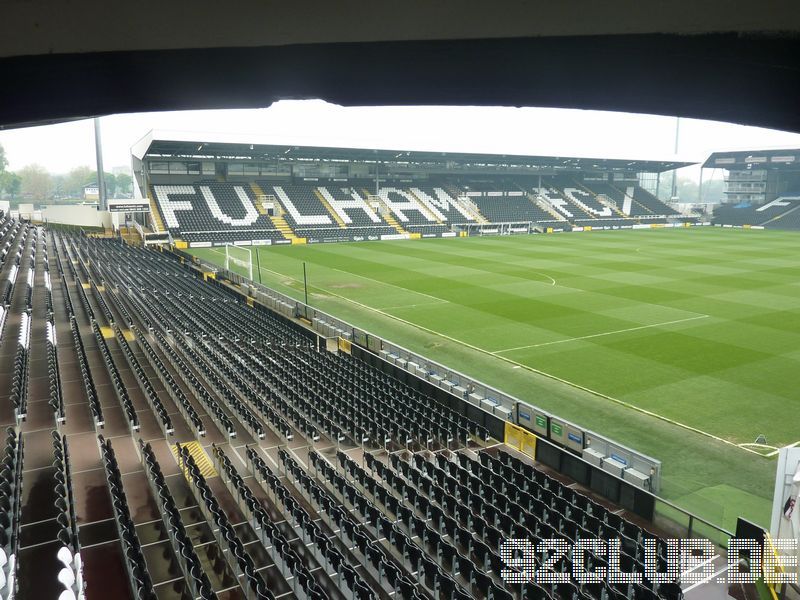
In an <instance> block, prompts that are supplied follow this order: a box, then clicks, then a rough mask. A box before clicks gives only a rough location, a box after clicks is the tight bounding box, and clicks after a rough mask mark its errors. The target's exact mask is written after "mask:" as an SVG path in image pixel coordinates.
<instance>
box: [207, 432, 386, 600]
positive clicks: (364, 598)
mask: <svg viewBox="0 0 800 600" xmlns="http://www.w3.org/2000/svg"><path fill="white" fill-rule="evenodd" d="M214 452H215V456H216V457H217V459H218V462H219V463H220V464H221V465H222V468H223V472H224V473H225V475H226V476H227V477H228V478H229V479H230V480H231V481H233V482H234V485H235V487H236V489H237V493H238V494H239V497H240V498H243V497H244V498H246V503H247V505H248V507H251V512H252V511H253V509H254V508H255V510H256V512H259V514H261V512H260V511H258V508H260V506H258V502H257V501H256V502H255V504H254V502H253V501H254V500H255V498H254V496H253V495H252V491H251V490H250V489H249V488H248V487H247V486H246V485H245V483H244V481H243V480H242V479H241V477H240V476H239V474H238V473H237V472H236V469H235V468H234V467H233V465H232V464H231V462H230V459H228V457H227V456H225V454H224V452H222V450H220V449H219V448H215V449H214ZM280 452H281V453H284V452H285V450H283V449H281V450H280ZM247 461H248V463H249V465H250V467H251V471H252V472H253V474H254V476H255V478H256V481H260V482H262V483H266V484H267V487H268V489H269V491H270V492H271V494H272V497H273V498H274V499H275V500H276V502H280V505H281V506H282V507H283V512H284V514H286V515H288V516H289V519H290V522H291V523H293V524H294V527H295V528H298V529H300V531H301V532H302V535H303V540H309V543H308V544H307V545H305V544H304V548H303V551H304V550H305V547H307V546H311V547H312V548H313V549H314V550H315V551H316V554H317V556H320V557H322V559H323V560H324V562H325V565H326V567H327V569H326V571H328V572H330V571H333V573H334V574H335V575H336V576H337V577H336V581H337V582H338V583H339V587H340V589H341V590H342V591H343V592H344V593H345V594H347V597H352V598H354V599H358V600H374V598H375V597H376V596H375V594H374V593H373V592H372V590H371V589H370V588H369V586H368V585H367V584H366V583H365V582H364V580H363V579H362V578H361V576H360V575H359V574H358V573H357V572H356V570H355V569H354V568H353V567H352V566H350V565H349V564H348V563H347V561H346V560H345V557H344V555H343V554H342V553H341V552H340V551H339V549H338V548H336V547H335V546H334V545H333V544H332V543H331V541H330V540H329V539H328V537H327V536H326V535H325V533H324V532H323V531H322V528H321V527H320V526H319V525H318V524H317V523H316V522H315V521H314V519H313V518H312V517H311V515H309V514H308V512H307V511H306V510H305V509H304V508H303V507H302V506H301V505H300V504H299V503H298V501H297V499H296V498H295V497H294V496H292V494H291V493H290V492H289V490H288V489H287V488H286V486H285V485H283V483H282V482H281V481H280V478H279V477H278V476H277V475H275V473H274V472H273V471H272V470H271V469H270V468H269V467H268V466H267V464H266V462H265V461H264V460H263V459H262V458H261V457H260V456H259V455H258V453H257V452H256V450H254V449H253V448H248V449H247ZM256 506H257V507H258V508H256ZM265 516H266V514H264V515H262V516H261V518H262V519H263V518H264V517H265ZM267 518H268V517H267ZM272 536H273V537H282V535H281V534H280V532H278V531H277V529H275V528H272ZM271 541H272V543H273V545H276V546H278V547H280V548H282V549H284V552H283V554H282V555H281V560H283V561H284V563H288V564H287V568H288V570H289V572H290V573H292V575H293V576H295V577H298V579H299V580H300V581H305V582H307V584H306V585H304V586H303V588H304V590H305V591H306V594H307V595H316V596H319V597H327V596H328V595H327V593H326V592H325V591H323V590H322V589H321V588H320V586H319V584H318V583H317V582H315V580H314V575H313V574H312V573H311V572H310V571H309V570H308V567H307V566H305V565H303V563H302V562H301V561H300V560H299V555H298V554H297V553H296V551H295V550H292V549H291V547H290V546H291V543H280V544H275V542H274V541H273V540H271ZM283 541H284V542H285V538H284V539H283Z"/></svg>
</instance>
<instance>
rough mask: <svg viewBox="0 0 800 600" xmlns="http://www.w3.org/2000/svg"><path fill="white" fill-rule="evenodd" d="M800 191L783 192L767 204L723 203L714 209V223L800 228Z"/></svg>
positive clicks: (770, 227) (772, 227)
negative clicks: (799, 211) (799, 212)
mask: <svg viewBox="0 0 800 600" xmlns="http://www.w3.org/2000/svg"><path fill="white" fill-rule="evenodd" d="M798 210H800V193H793V194H783V195H781V196H779V197H778V198H776V199H775V200H772V201H771V202H767V203H765V204H761V205H756V206H753V205H751V204H749V203H740V204H721V205H720V206H717V207H716V208H715V209H714V218H713V220H712V222H713V223H715V224H719V225H733V226H739V227H740V226H742V225H759V226H764V227H767V228H769V229H798V228H800V215H798Z"/></svg>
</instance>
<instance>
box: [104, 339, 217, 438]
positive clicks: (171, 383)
mask: <svg viewBox="0 0 800 600" xmlns="http://www.w3.org/2000/svg"><path fill="white" fill-rule="evenodd" d="M131 331H132V332H133V333H134V335H135V336H136V343H137V345H138V346H139V348H141V350H142V353H143V354H144V356H145V358H146V359H147V362H148V363H150V366H151V367H152V369H153V371H155V374H156V376H157V377H158V378H159V379H160V380H161V383H162V384H163V385H164V389H166V390H167V393H168V394H169V396H170V398H172V399H173V401H174V402H175V404H176V406H177V407H178V408H179V409H180V411H181V413H183V416H184V417H186V419H187V420H188V421H189V423H191V425H192V427H193V428H194V430H195V431H196V432H197V435H199V436H200V437H205V435H206V429H205V425H203V421H202V419H201V418H200V415H198V414H197V411H196V410H195V409H194V406H192V403H191V402H189V398H187V397H186V394H184V393H183V390H182V389H181V388H180V386H179V385H178V383H177V382H176V381H175V378H174V377H172V373H170V372H169V369H167V368H166V366H164V363H163V362H162V361H161V358H160V357H159V356H158V354H156V352H155V350H153V347H152V346H151V345H150V342H148V341H147V339H146V338H145V337H144V336H143V334H142V333H141V332H140V331H139V330H138V329H136V328H135V327H134V326H133V325H132V326H131ZM114 334H115V335H116V337H117V340H124V335H123V333H122V331H121V330H120V329H119V327H117V326H116V325H115V326H114ZM120 343H121V342H120Z"/></svg>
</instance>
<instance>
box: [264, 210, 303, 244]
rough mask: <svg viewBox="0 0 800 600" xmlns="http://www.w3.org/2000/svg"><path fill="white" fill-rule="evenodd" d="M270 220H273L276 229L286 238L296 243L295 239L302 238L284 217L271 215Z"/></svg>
mask: <svg viewBox="0 0 800 600" xmlns="http://www.w3.org/2000/svg"><path fill="white" fill-rule="evenodd" d="M269 220H270V221H272V224H273V225H274V226H275V229H277V230H278V231H280V232H281V235H282V236H283V238H284V239H286V240H292V243H294V240H296V239H300V238H298V237H297V236H296V235H295V234H294V231H292V228H291V227H290V226H289V224H288V223H287V222H286V219H284V218H283V217H277V216H276V217H270V218H269Z"/></svg>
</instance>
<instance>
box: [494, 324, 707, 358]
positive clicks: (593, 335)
mask: <svg viewBox="0 0 800 600" xmlns="http://www.w3.org/2000/svg"><path fill="white" fill-rule="evenodd" d="M707 318H708V315H699V316H697V317H688V318H686V319H677V320H675V321H664V322H663V323H653V324H652V325H640V326H638V327H628V328H627V329H617V330H615V331H604V332H602V333H593V334H591V335H581V336H578V337H571V338H564V339H563V340H553V341H552V342H542V343H540V344H528V345H527V346H516V347H514V348H506V349H504V350H495V351H494V352H491V354H502V353H504V352H513V351H514V350H525V349H526V348H539V347H541V346H552V345H553V344H565V343H567V342H576V341H578V340H588V339H591V338H597V337H603V336H606V335H614V334H617V333H626V332H628V331H639V330H641V329H650V328H651V327H663V326H664V325H675V324H676V323H685V322H687V321H696V320H698V319H707Z"/></svg>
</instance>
